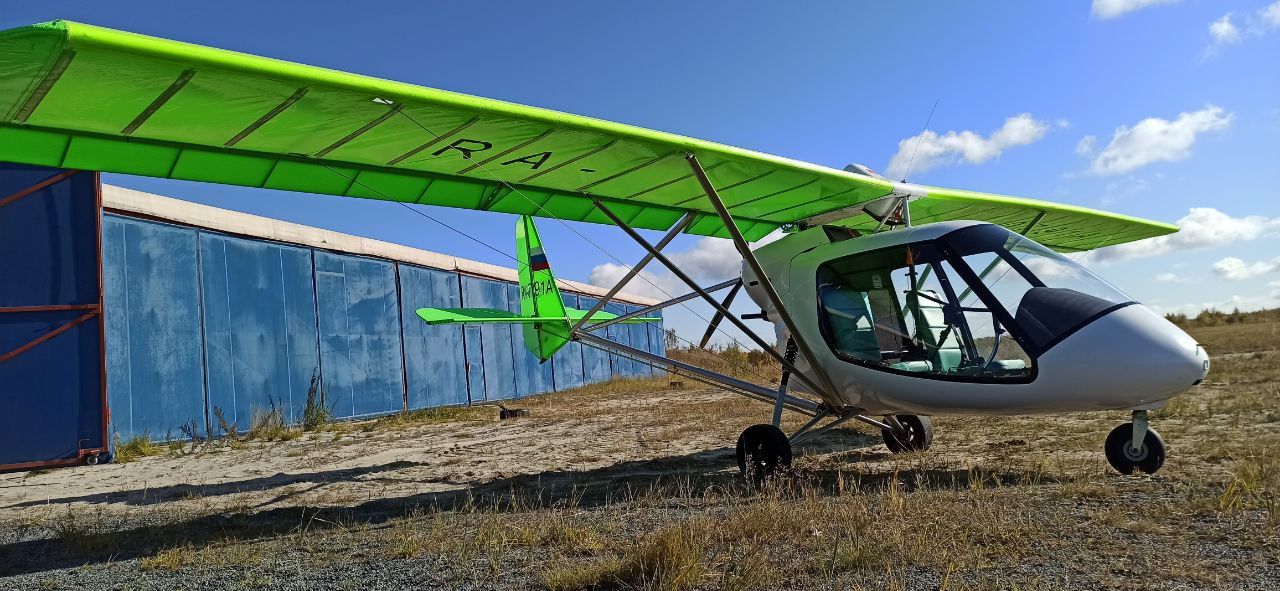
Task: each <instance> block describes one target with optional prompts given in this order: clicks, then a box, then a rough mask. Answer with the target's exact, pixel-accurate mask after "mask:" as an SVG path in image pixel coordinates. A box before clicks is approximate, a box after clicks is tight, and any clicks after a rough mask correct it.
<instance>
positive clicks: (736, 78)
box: [0, 0, 1280, 343]
mask: <svg viewBox="0 0 1280 591" xmlns="http://www.w3.org/2000/svg"><path fill="white" fill-rule="evenodd" d="M54 19H68V20H75V21H79V22H85V23H90V24H95V25H100V26H106V27H112V28H117V29H122V30H127V31H132V32H137V33H144V34H148V35H154V36H159V37H166V38H170V39H176V40H180V41H186V42H191V43H197V44H202V45H209V46H214V47H221V48H225V49H232V50H237V51H242V52H247V53H253V54H258V55H264V56H268V57H273V58H278V59H285V60H290V61H296V62H301V63H306V64H312V65H318V66H324V67H328V68H333V69H337V70H344V71H349V72H355V73H360V74H366V75H371V76H377V77H382V78H388V79H394V80H399V81H404V82H409V83H414V84H419V85H423V86H430V87H435V88H442V89H446V90H452V91H457V92H463V93H469V94H475V95H479V96H484V97H490V98H497V99H503V100H507V101H512V102H517V103H522V104H528V105H534V106H539V107H545V108H551V109H556V110H560V111H566V112H570V113H576V114H582V115H590V116H594V117H600V118H604V119H609V120H613V121H619V122H622V123H628V124H633V125H639V126H642V127H649V128H653V129H659V130H663V131H669V132H674V133H678V134H684V135H689V136H693V137H698V138H702V139H708V140H713V141H717V142H721V143H726V144H731V145H736V146H741V147H745V148H750V149H754V150H759V151H763V152H768V153H773V154H778V155H782V156H787V157H791V158H796V159H800V160H805V161H809V162H814V163H818V164H822V165H827V166H832V167H836V168H841V167H843V166H845V165H846V164H848V163H851V162H858V163H863V164H866V165H868V166H870V167H872V168H874V169H876V170H881V171H884V172H886V174H890V175H892V176H893V177H894V178H900V177H901V176H902V175H904V174H905V175H907V177H908V178H909V180H910V181H911V182H916V183H922V184H930V185H938V186H946V187H957V188H963V189H971V190H978V191H989V192H996V193H1003V194H1009V195H1017V196H1023V197H1034V198H1040V199H1046V200H1051V201H1057V202H1062V203H1070V204H1074V205H1080V206H1085V207H1093V208H1099V209H1105V210H1108V211H1115V212H1120V213H1125V214H1129V215H1135V216H1139V217H1144V218H1150V219H1155V220H1160V221H1165V222H1171V223H1176V224H1178V225H1179V226H1181V227H1182V231H1181V232H1179V233H1177V234H1174V235H1171V236H1168V237H1162V238H1156V239H1152V240H1148V241H1143V242H1139V243H1133V244H1129V245H1122V246H1118V247H1113V248H1110V249H1103V250H1100V251H1096V252H1093V253H1090V254H1088V255H1086V256H1084V257H1079V255H1077V257H1078V258H1082V260H1083V261H1084V262H1085V264H1087V265H1088V266H1089V267H1090V268H1091V269H1093V270H1094V271H1096V272H1098V273H1099V274H1101V275H1102V276H1103V277H1105V278H1107V279H1108V280H1110V281H1111V282H1112V283H1114V284H1116V285H1117V286H1118V287H1120V288H1121V289H1123V290H1125V291H1126V292H1128V293H1129V294H1130V295H1132V296H1133V297H1134V298H1135V299H1137V300H1138V301H1141V302H1143V303H1145V304H1147V305H1149V306H1151V307H1152V308H1154V309H1156V310H1157V311H1160V312H1192V313H1194V312H1195V311H1198V310H1200V309H1203V308H1206V307H1214V308H1218V309H1231V308H1235V307H1239V308H1241V309H1252V308H1259V307H1276V306H1280V194H1277V193H1278V190H1277V187H1280V67H1277V66H1276V64H1277V63H1280V59H1278V58H1280V1H1278V0H1213V1H1210V0H1093V1H1092V2H1090V1H1088V0H1081V1H1077V2H1024V1H1020V0H1009V1H988V2H982V3H966V4H965V5H964V6H960V3H955V2H947V1H942V0H939V1H936V2H927V1H910V2H894V3H851V2H842V1H831V2H805V3H796V2H792V3H779V2H756V1H733V2H729V1H706V2H696V3H691V2H668V1H661V0H658V1H654V2H645V3H605V2H585V1H584V2H558V1H553V0H548V1H545V2H540V3H511V2H483V1H472V2H428V1H415V2H397V1H384V2H380V3H377V4H376V5H374V4H363V5H360V8H359V9H358V10H353V9H352V8H351V5H350V4H349V3H346V2H331V1H322V0H312V1H309V2H262V1H260V0H259V1H255V2H243V1H239V0H222V1H220V2H216V3H212V2H210V3H183V2H172V1H164V2H153V1H145V0H134V1H131V2H128V3H124V4H121V3H105V2H100V1H77V0H59V1H53V2H24V3H9V4H8V5H6V7H5V10H4V11H3V12H0V28H9V27H15V26H21V25H26V24H31V23H35V22H41V21H47V20H54ZM935 105H936V109H935ZM931 111H932V112H933V116H932V118H931V119H930V112H931ZM926 121H928V127H927V129H925V123H926ZM922 130H923V131H922ZM917 146H918V147H917ZM913 152H914V153H915V158H914V161H912V159H911V154H912V153H913ZM907 162H911V167H910V171H909V172H908V171H907ZM105 180H106V181H107V182H109V183H112V184H116V185H121V186H126V187H130V188H134V189H139V190H143V191H150V192H154V193H160V194H165V195H169V196H173V197H179V198H183V199H189V200H192V201H197V202H201V203H206V204H209V205H214V206H218V207H224V208H228V209H234V210H239V211H245V212H249V213H254V214H259V215H266V216H271V217H276V218H281V219H286V220H290V221H294V222H298V223H303V224H308V225H313V226H319V227H323V228H329V229H332V230H336V231H340V232H347V233H351V234H358V235H362V236H369V237H373V238H378V239H382V240H388V241H392V242H397V243H401V244H406V245H409V246H413V247H418V248H423V249H426V250H432V251H437V252H445V253H449V254H453V255H457V256H462V257H466V258H471V259H476V260H481V261H486V262H491V263H494V264H504V265H508V266H509V265H510V263H511V261H510V259H509V258H507V256H506V255H505V254H502V253H509V252H511V251H512V249H513V245H512V243H511V241H512V236H513V227H514V221H515V218H514V217H513V216H510V215H505V214H495V213H488V212H473V211H464V210H456V209H447V208H438V207H429V206H421V209H422V211H424V212H427V213H429V214H430V215H431V216H433V217H435V218H437V219H439V220H441V221H442V222H444V223H446V224H448V225H450V226H453V227H455V228H458V229H459V230H462V231H463V232H465V233H466V234H468V235H471V236H474V237H475V238H477V239H478V241H473V240H468V239H465V238H462V237H460V236H459V235H458V234H456V233H453V232H448V231H442V229H441V228H440V227H439V226H437V225H435V224H434V223H433V222H431V221H429V220H427V219H425V218H423V217H420V216H417V215H414V214H413V213H411V212H408V211H405V210H404V209H403V208H401V207H399V206H397V205H395V204H391V203H385V202H379V201H365V200H360V199H350V198H341V197H331V196H319V195H308V194H299V193H286V192H276V191H264V190H261V189H248V188H237V187H227V186H220V185H212V184H200V183H191V182H179V181H168V180H162V179H149V178H141V177H131V176H123V175H106V179H105ZM539 228H540V230H541V233H542V237H543V240H544V243H545V247H546V252H547V253H548V256H549V258H550V259H551V261H552V263H553V265H554V267H555V269H556V272H557V273H558V275H559V276H560V277H561V278H565V279H574V280H579V281H594V282H596V283H605V282H606V281H607V280H608V279H610V278H612V277H616V276H617V274H618V273H619V269H620V266H621V265H622V264H624V263H625V264H629V263H630V262H631V261H634V260H637V259H639V258H640V256H641V255H642V254H643V253H642V251H641V250H640V249H639V247H636V246H634V245H632V244H631V243H630V242H629V241H627V240H626V239H625V237H624V236H623V235H622V234H621V232H620V231H619V230H617V229H615V228H612V227H610V226H601V225H591V224H579V223H573V222H570V223H568V224H561V223H556V222H554V221H551V220H547V221H544V222H542V223H540V225H539ZM653 236H656V235H653ZM655 239H656V238H655ZM495 249H496V250H495ZM670 250H671V252H673V253H676V256H675V258H677V259H678V260H680V261H681V262H682V263H683V264H685V265H688V266H689V268H690V269H691V270H693V271H694V274H695V275H696V276H697V277H698V278H699V279H702V280H705V281H713V280H717V279H723V278H725V275H726V273H728V274H732V273H734V272H735V270H736V269H737V268H738V267H739V259H737V258H736V255H735V254H734V252H733V249H732V247H731V245H729V243H728V242H726V241H721V240H717V239H703V238H698V237H694V236H682V237H681V238H679V239H678V240H676V241H675V242H674V243H673V244H672V246H671V247H670ZM498 251H501V252H498ZM645 279H646V280H647V282H641V281H637V282H633V284H632V285H631V286H629V290H630V291H635V292H638V293H642V294H646V295H658V296H660V295H661V293H662V291H671V290H675V289H678V288H677V287H675V285H676V284H675V282H674V281H672V279H671V277H670V276H669V274H666V273H664V272H662V271H661V270H655V271H654V272H653V273H652V274H650V275H646V277H645ZM659 288H661V289H659ZM743 300H745V298H743ZM735 310H740V311H753V310H751V307H750V306H749V305H747V302H745V301H742V302H739V303H738V304H737V305H736V306H735ZM710 315H711V310H710V309H709V308H708V307H706V306H704V305H696V306H692V307H691V308H689V309H673V310H671V311H670V312H669V313H668V314H667V317H668V326H671V327H674V328H676V329H677V330H678V331H679V333H680V334H681V335H682V337H683V338H686V339H696V338H697V337H698V336H699V335H701V333H702V331H703V329H704V328H705V321H703V320H701V318H707V317H710ZM732 334H734V332H733V331H727V333H726V334H723V335H720V336H719V337H718V338H717V340H718V341H719V342H721V343H724V342H728V341H729V339H730V338H731V336H730V335H732ZM766 334H767V333H766ZM736 338H738V339H739V340H742V339H741V336H740V335H739V336H737V337H736ZM766 338H769V337H768V336H767V337H766Z"/></svg>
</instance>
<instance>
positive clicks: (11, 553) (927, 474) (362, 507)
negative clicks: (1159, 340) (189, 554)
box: [0, 430, 1049, 576]
mask: <svg viewBox="0 0 1280 591" xmlns="http://www.w3.org/2000/svg"><path fill="white" fill-rule="evenodd" d="M879 442H880V439H879V438H878V437H873V436H869V435H865V434H861V433H858V432H857V431H852V430H836V431H832V432H830V433H828V434H825V435H824V436H823V437H822V438H820V439H819V440H816V441H813V442H812V443H809V444H805V445H804V446H802V447H801V452H802V453H829V452H832V451H839V452H844V453H847V454H850V455H848V456H847V457H848V458H849V459H852V460H854V461H876V460H879V459H883V458H884V457H888V456H890V455H891V454H888V453H884V452H875V451H870V450H868V449H867V448H868V447H870V446H871V445H874V444H878V443H879ZM734 455H735V452H734V449H733V448H731V447H723V448H718V449H713V450H706V451H701V452H697V453H693V454H686V455H680V456H671V457H665V458H658V459H652V460H637V461H628V462H621V463H618V464H614V465H611V466H605V467H601V468H596V469H591V470H558V471H550V472H544V473H540V474H527V475H518V476H513V477H508V478H501V479H498V480H494V481H491V482H487V483H483V484H478V485H470V486H466V487H465V488H459V489H455V490H450V491H444V492H432V493H420V494H409V495H404V496H398V497H387V498H377V499H371V500H368V501H365V502H362V503H359V504H356V505H352V506H342V507H326V506H290V507H274V508H266V509H261V510H256V511H253V512H245V513H233V514H212V515H203V516H198V517H195V518H191V519H181V520H175V521H172V522H165V523H157V524H153V525H143V526H139V527H127V528H119V529H115V528H112V527H110V524H98V525H97V526H95V527H86V528H83V529H82V530H77V531H74V532H71V531H70V530H65V529H64V530H62V531H61V532H60V534H55V537H53V538H41V539H25V540H19V541H13V542H10V543H6V544H3V545H0V576H14V575H21V574H30V573H39V572H47V571H51V570H57V569H63V568H73V567H80V566H84V565H91V564H102V563H107V562H116V561H122V560H130V559H134V558H142V557H147V556H153V555H155V554H156V553H157V552H159V551H161V550H164V549H167V548H172V547H175V546H180V545H193V546H197V547H198V546H204V545H207V544H211V543H215V542H236V541H250V540H257V539H264V538H271V537H276V536H283V535H289V534H296V533H304V532H305V533H308V534H315V533H319V532H323V531H325V530H329V529H332V528H335V527H343V524H369V525H377V524H382V523H384V522H386V521H387V520H388V519H391V518H395V517H401V516H405V515H408V514H411V513H412V512H414V511H458V510H468V511H472V510H475V511H486V512H499V513H502V512H507V513H517V512H522V511H528V510H532V509H537V508H543V507H557V506H564V505H565V504H573V505H575V506H577V507H580V508H583V509H592V508H597V507H601V506H606V505H609V504H611V503H619V502H627V501H631V500H636V499H643V498H671V497H677V498H681V497H682V498H690V497H694V498H696V497H699V496H701V495H703V494H705V493H707V491H716V494H720V495H723V494H725V492H726V491H729V492H738V493H740V494H742V495H743V496H750V495H752V494H755V490H754V489H753V488H752V487H751V486H749V485H748V484H747V483H746V482H745V481H744V480H743V479H742V478H741V476H740V475H739V474H738V471H737V467H736V461H735V457H734ZM873 459H874V460H873ZM842 464H843V462H842ZM416 465H418V463H415V462H403V461H402V462H391V463H388V464H383V465H379V466H370V467H365V468H354V469H344V470H329V471H318V472H312V473H302V474H287V475H286V474H276V475H272V476H267V477H261V478H254V479H248V480H243V481H237V482H231V483H224V484H216V485H178V486H173V487H166V488H164V489H160V490H151V491H141V490H137V491H127V492H122V493H111V494H105V493H103V494H94V495H84V496H82V497H75V498H68V499H59V502H85V503H124V504H128V505H139V504H155V503H160V502H163V501H164V500H173V499H180V498H187V497H190V496H198V495H203V496H216V495H225V494H232V493H236V492H245V491H253V490H264V489H269V488H273V487H280V486H285V485H289V484H299V483H310V484H312V485H313V487H319V486H324V485H327V484H333V483H338V482H349V481H351V480H354V479H357V478H361V477H364V476H368V475H373V474H378V473H383V472H390V471H395V470H400V469H404V468H410V467H413V466H416ZM979 479H980V480H981V481H983V482H990V483H1002V484H1017V483H1023V484H1025V483H1026V482H1027V475H1026V474H1021V473H1016V472H1013V473H999V474H997V473H993V472H990V471H982V470H936V469H909V470H895V469H888V470H883V471H858V470H856V469H855V470H844V469H808V470H805V469H801V470H797V471H796V472H795V473H793V474H792V476H791V478H790V479H788V480H787V481H786V484H785V486H784V488H786V487H790V486H794V487H796V488H800V487H806V488H808V489H811V490H816V491H818V493H819V494H824V495H832V496H834V495H837V494H849V492H850V490H858V491H874V490H883V489H885V488H886V487H889V486H896V487H899V488H902V489H905V490H908V491H914V490H925V489H959V488H968V487H970V486H973V485H974V484H976V483H977V482H979ZM421 482H423V483H424V484H429V483H439V484H457V483H453V482H450V481H448V480H445V479H430V480H427V479H424V480H421ZM1045 482H1049V480H1045ZM850 487H852V488H850ZM308 490H310V489H308ZM302 492H306V491H294V492H290V493H285V494H282V495H280V496H277V497H276V498H274V499H272V500H271V501H268V502H267V503H263V504H262V505H259V507H262V506H266V505H269V504H272V503H274V502H276V501H278V500H282V499H283V498H285V497H287V496H291V495H296V494H300V493H302ZM35 504H38V503H31V502H28V503H23V504H20V505H11V507H13V506H23V507H30V506H32V505H35ZM55 531H57V529H56V528H55ZM15 535H20V534H15Z"/></svg>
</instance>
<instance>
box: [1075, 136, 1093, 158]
mask: <svg viewBox="0 0 1280 591" xmlns="http://www.w3.org/2000/svg"><path fill="white" fill-rule="evenodd" d="M1097 145H1098V138H1097V137H1095V136H1092V135H1086V136H1084V137H1082V138H1080V143H1078V144H1076V154H1078V155H1080V156H1092V155H1093V149H1094V147H1096V146H1097Z"/></svg>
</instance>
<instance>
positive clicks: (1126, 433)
mask: <svg viewBox="0 0 1280 591" xmlns="http://www.w3.org/2000/svg"><path fill="white" fill-rule="evenodd" d="M1148 422H1149V417H1148V416H1147V411H1145V410H1135V411H1133V421H1132V422H1129V423H1125V424H1123V425H1120V426H1119V427H1116V428H1115V429H1113V430H1112V431H1111V434H1110V435H1107V442H1106V444H1105V445H1104V446H1103V449H1104V451H1106V454H1107V463H1109V464H1111V467H1112V468H1115V469H1116V471H1117V472H1119V473H1121V474H1133V473H1136V472H1142V473H1144V474H1155V473H1156V471H1157V470H1159V469H1160V467H1161V466H1163V465H1164V458H1165V449H1164V439H1162V438H1161V437H1160V434H1159V433H1156V431H1155V429H1152V428H1151V427H1150V426H1149V425H1148Z"/></svg>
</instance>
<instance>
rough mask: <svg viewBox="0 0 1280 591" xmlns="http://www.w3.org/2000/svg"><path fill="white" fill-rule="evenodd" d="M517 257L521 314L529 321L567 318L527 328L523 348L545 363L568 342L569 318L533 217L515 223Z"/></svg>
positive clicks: (539, 323) (526, 325)
mask: <svg viewBox="0 0 1280 591" xmlns="http://www.w3.org/2000/svg"><path fill="white" fill-rule="evenodd" d="M516 256H517V258H518V260H519V270H518V272H519V275H520V315H521V316H523V317H526V318H532V317H540V318H551V317H554V318H564V319H565V320H564V321H563V322H559V321H554V322H536V323H533V324H525V325H524V346H525V348H527V349H529V351H531V352H533V354H534V355H537V356H538V359H539V360H542V361H546V360H548V359H550V358H551V355H552V354H554V353H555V352H556V351H558V350H560V348H561V347H563V346H565V344H566V343H568V342H569V328H570V324H569V317H568V314H567V312H565V307H564V300H563V299H561V297H560V288H559V287H557V286H556V278H555V275H554V274H552V272H551V264H550V263H548V262H547V255H546V254H545V253H543V252H542V239H541V238H539V237H538V228H537V226H535V225H534V224H533V218H532V217H530V216H527V215H522V216H520V219H519V221H517V222H516Z"/></svg>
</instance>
